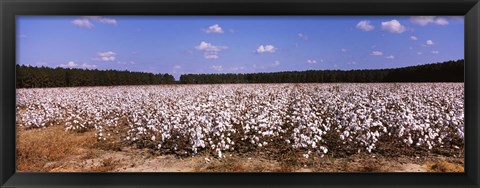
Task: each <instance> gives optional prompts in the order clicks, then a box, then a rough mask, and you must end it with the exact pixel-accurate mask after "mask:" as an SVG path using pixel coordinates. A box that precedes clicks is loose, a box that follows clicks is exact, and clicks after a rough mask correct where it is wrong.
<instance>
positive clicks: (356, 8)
mask: <svg viewBox="0 0 480 188" xmlns="http://www.w3.org/2000/svg"><path fill="white" fill-rule="evenodd" d="M478 2H479V0H463V1H459V0H383V1H382V0H337V1H335V0H298V1H294V0H276V1H274V0H244V1H242V0H229V1H228V2H227V1H222V0H203V1H198V0H197V1H195V0H138V1H135V0H104V1H94V0H0V20H1V22H0V28H1V30H0V38H1V39H0V41H1V44H0V58H1V63H0V86H1V87H0V88H1V91H2V92H1V93H0V112H1V113H0V167H1V169H0V187H119V186H122V187H226V186H228V187H245V186H248V187H319V186H321V187H445V188H446V187H464V188H465V187H466V188H473V187H479V179H480V174H479V169H480V163H479V160H480V159H479V158H480V152H479V151H480V150H479V145H480V142H479V141H480V139H479V135H480V131H479V128H478V126H479V117H478V116H479V106H480V100H479V99H480V96H479V86H480V77H479V74H480V68H479V63H480V62H479V52H480V49H479V45H480V40H479V39H480V3H478ZM17 15H292V16H294V15H464V16H465V61H466V63H465V116H466V117H465V130H466V131H465V173H16V171H15V96H16V91H15V63H14V62H16V61H15V58H16V57H15V54H16V53H15V52H16V40H15V39H16V34H15V32H16V31H15V30H16V29H15V28H16V26H15V16H17ZM187 180H188V181H187Z"/></svg>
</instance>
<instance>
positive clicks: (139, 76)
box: [16, 59, 464, 88]
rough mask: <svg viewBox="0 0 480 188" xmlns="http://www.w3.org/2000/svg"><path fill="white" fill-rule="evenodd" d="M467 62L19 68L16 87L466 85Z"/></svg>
mask: <svg viewBox="0 0 480 188" xmlns="http://www.w3.org/2000/svg"><path fill="white" fill-rule="evenodd" d="M463 81H464V60H463V59H461V60H455V61H454V60H451V61H446V62H442V63H433V64H425V65H417V66H409V67H403V68H393V69H392V68H391V69H371V70H366V69H365V70H346V71H345V70H308V71H288V72H272V73H245V74H233V73H228V74H185V75H181V76H180V81H175V79H174V77H173V76H172V75H170V74H153V73H144V72H130V71H126V70H125V71H118V70H97V69H95V70H85V69H69V68H60V67H58V68H49V67H43V66H42V67H32V66H25V65H17V66H16V87H17V88H37V87H76V86H114V85H156V84H174V83H181V84H223V83H338V82H363V83H371V82H463Z"/></svg>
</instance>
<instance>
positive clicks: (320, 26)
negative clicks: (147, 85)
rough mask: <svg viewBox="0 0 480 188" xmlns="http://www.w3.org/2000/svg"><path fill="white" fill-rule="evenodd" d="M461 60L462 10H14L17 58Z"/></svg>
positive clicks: (276, 62) (88, 65)
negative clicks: (34, 12)
mask: <svg viewBox="0 0 480 188" xmlns="http://www.w3.org/2000/svg"><path fill="white" fill-rule="evenodd" d="M463 58H464V20H463V17H460V16H456V17H448V16H149V17H145V16H19V17H17V61H18V62H17V63H18V64H21V65H32V66H47V67H70V68H83V69H99V70H105V69H115V70H129V71H141V72H152V73H169V74H173V75H174V76H175V77H176V78H177V79H178V77H179V75H180V74H187V73H251V72H277V71H291V70H296V71H302V70H328V69H339V70H351V69H377V68H395V67H404V66H411V65H419V64H427V63H434V62H441V61H447V60H456V59H463Z"/></svg>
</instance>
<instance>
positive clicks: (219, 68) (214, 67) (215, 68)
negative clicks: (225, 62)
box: [210, 65, 223, 71]
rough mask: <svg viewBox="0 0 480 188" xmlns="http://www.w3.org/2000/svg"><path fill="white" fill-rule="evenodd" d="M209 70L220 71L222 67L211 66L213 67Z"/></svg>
mask: <svg viewBox="0 0 480 188" xmlns="http://www.w3.org/2000/svg"><path fill="white" fill-rule="evenodd" d="M210 69H213V70H215V71H222V70H223V66H222V65H213V66H211V67H210Z"/></svg>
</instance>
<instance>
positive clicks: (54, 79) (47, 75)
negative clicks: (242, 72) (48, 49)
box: [16, 65, 175, 88]
mask: <svg viewBox="0 0 480 188" xmlns="http://www.w3.org/2000/svg"><path fill="white" fill-rule="evenodd" d="M16 71H17V74H16V77H17V78H16V85H17V88H36V87H76V86H114V85H154V84H172V83H175V78H174V77H173V76H172V75H169V74H153V73H143V72H130V71H117V70H84V69H67V68H49V67H32V66H24V65H22V66H20V65H17V67H16Z"/></svg>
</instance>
